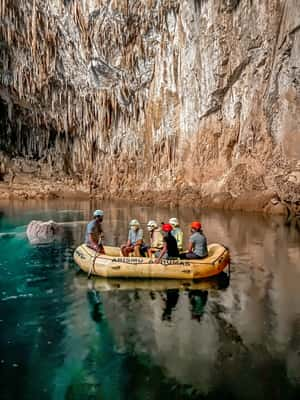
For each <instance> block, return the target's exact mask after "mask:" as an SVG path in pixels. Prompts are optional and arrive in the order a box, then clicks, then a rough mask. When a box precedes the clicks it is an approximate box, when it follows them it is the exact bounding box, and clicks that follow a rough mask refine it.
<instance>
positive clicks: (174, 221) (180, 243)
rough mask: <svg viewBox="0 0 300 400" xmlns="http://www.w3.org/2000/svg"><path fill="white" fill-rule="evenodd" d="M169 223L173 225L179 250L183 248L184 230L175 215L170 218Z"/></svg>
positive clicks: (173, 233)
mask: <svg viewBox="0 0 300 400" xmlns="http://www.w3.org/2000/svg"><path fill="white" fill-rule="evenodd" d="M169 224H171V225H172V228H173V229H172V235H173V236H174V238H175V239H176V242H177V247H178V250H179V251H182V250H183V232H182V230H181V229H180V227H179V222H178V219H177V218H175V217H173V218H170V219H169Z"/></svg>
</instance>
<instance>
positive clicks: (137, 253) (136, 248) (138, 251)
mask: <svg viewBox="0 0 300 400" xmlns="http://www.w3.org/2000/svg"><path fill="white" fill-rule="evenodd" d="M133 255H134V257H141V245H140V244H138V245H136V246H134V250H133Z"/></svg>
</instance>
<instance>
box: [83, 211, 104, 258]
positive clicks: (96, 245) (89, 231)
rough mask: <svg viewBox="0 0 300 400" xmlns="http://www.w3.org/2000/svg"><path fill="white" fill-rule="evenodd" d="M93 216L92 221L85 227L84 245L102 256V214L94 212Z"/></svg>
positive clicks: (101, 212)
mask: <svg viewBox="0 0 300 400" xmlns="http://www.w3.org/2000/svg"><path fill="white" fill-rule="evenodd" d="M93 216H94V219H93V220H92V221H90V222H89V223H88V225H87V227H86V233H85V244H86V245H87V246H88V247H90V248H91V249H93V250H95V251H97V252H98V253H101V254H104V248H103V245H102V243H101V241H102V239H103V230H102V221H103V217H104V212H103V211H102V210H95V211H94V214H93Z"/></svg>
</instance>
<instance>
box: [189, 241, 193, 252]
mask: <svg viewBox="0 0 300 400" xmlns="http://www.w3.org/2000/svg"><path fill="white" fill-rule="evenodd" d="M193 248H194V245H193V242H191V241H189V247H188V252H189V253H192V252H193Z"/></svg>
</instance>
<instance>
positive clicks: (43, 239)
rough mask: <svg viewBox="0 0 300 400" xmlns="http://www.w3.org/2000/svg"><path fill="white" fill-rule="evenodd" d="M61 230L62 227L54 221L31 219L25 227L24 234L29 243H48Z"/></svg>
mask: <svg viewBox="0 0 300 400" xmlns="http://www.w3.org/2000/svg"><path fill="white" fill-rule="evenodd" d="M62 232H63V229H62V227H61V226H60V225H59V224H57V223H56V222H54V221H51V220H50V221H47V222H44V221H35V220H34V221H31V222H30V223H29V224H28V226H27V229H26V235H27V237H28V240H29V241H30V243H31V244H39V243H49V242H52V241H53V240H54V239H56V238H58V237H59V235H61V234H62Z"/></svg>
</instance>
